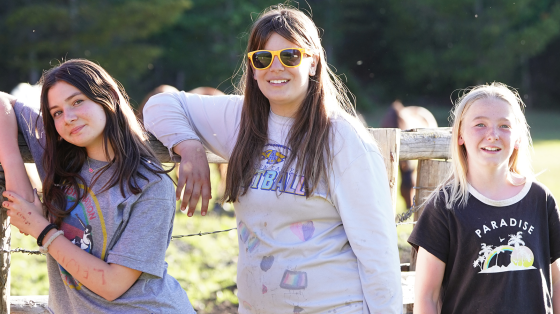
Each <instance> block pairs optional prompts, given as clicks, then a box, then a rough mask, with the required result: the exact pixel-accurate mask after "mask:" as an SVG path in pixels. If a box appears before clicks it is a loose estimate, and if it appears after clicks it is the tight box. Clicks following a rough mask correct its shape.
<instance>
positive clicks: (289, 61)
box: [247, 48, 311, 70]
mask: <svg viewBox="0 0 560 314" xmlns="http://www.w3.org/2000/svg"><path fill="white" fill-rule="evenodd" d="M310 52H311V51H310V50H309V49H305V48H286V49H282V50H275V51H272V50H256V51H251V52H249V53H248V54H247V56H248V57H249V60H251V64H252V65H253V67H254V68H255V69H257V70H266V69H268V68H269V67H270V66H271V65H272V61H273V60H274V57H275V56H277V57H278V60H280V63H282V65H284V66H285V67H288V68H295V67H298V66H299V65H300V64H301V60H302V59H303V56H304V55H308V56H311V53H310Z"/></svg>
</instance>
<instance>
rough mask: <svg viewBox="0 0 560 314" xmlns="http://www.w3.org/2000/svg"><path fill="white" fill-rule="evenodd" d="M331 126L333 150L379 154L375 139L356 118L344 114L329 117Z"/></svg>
mask: <svg viewBox="0 0 560 314" xmlns="http://www.w3.org/2000/svg"><path fill="white" fill-rule="evenodd" d="M331 126H332V129H331V137H332V138H331V144H332V146H333V147H332V148H334V151H335V152H336V151H340V150H344V151H346V150H349V152H354V153H357V154H364V153H367V152H374V153H378V154H379V148H378V147H377V144H376V143H375V139H374V138H373V136H372V135H371V134H370V133H369V131H368V130H367V129H366V128H365V127H364V126H363V125H362V124H361V122H360V121H359V120H358V119H357V118H354V117H352V116H350V115H346V114H345V115H342V114H341V115H337V116H335V117H332V118H331Z"/></svg>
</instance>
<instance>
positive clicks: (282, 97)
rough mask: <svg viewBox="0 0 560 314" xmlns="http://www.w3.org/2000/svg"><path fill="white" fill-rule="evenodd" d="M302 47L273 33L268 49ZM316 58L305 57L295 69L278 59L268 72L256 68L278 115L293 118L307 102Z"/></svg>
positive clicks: (267, 45) (258, 78) (266, 46)
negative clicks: (305, 101) (306, 98)
mask: <svg viewBox="0 0 560 314" xmlns="http://www.w3.org/2000/svg"><path fill="white" fill-rule="evenodd" d="M285 48H303V47H300V46H298V45H296V44H294V43H292V42H290V41H289V40H287V39H285V38H284V37H282V36H280V35H278V34H277V33H272V35H271V36H270V38H269V39H268V41H267V42H266V45H265V46H264V47H263V49H264V50H273V51H274V50H281V49H285ZM316 64H317V62H316V61H315V58H314V57H310V56H305V57H304V58H303V60H302V61H301V65H300V66H298V67H295V68H289V67H285V66H284V65H283V64H282V63H281V62H280V60H278V58H277V57H275V58H274V60H273V61H272V65H271V66H270V67H269V68H268V69H266V70H257V69H255V68H253V73H254V79H255V80H256V81H257V84H258V85H259V89H260V90H261V92H262V93H263V95H264V96H265V97H266V98H267V99H268V100H269V102H270V108H271V110H272V112H274V113H275V114H277V115H281V116H286V117H292V116H294V114H295V113H296V112H297V110H298V109H299V107H300V105H301V103H302V102H303V100H304V99H305V96H306V94H307V89H308V86H309V76H310V75H311V76H313V75H315V71H316Z"/></svg>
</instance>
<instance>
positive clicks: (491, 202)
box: [468, 179, 533, 207]
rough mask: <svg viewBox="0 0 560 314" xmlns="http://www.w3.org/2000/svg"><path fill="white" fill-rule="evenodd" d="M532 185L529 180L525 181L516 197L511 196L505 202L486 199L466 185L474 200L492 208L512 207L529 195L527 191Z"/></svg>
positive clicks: (469, 185)
mask: <svg viewBox="0 0 560 314" xmlns="http://www.w3.org/2000/svg"><path fill="white" fill-rule="evenodd" d="M532 184H533V182H532V181H531V180H529V179H526V180H525V185H523V189H521V191H519V193H517V195H514V196H512V197H510V198H507V199H505V200H493V199H491V198H488V197H486V196H484V195H482V194H481V193H480V192H478V191H477V190H476V189H475V188H474V187H473V186H472V185H471V184H470V183H469V184H468V188H469V193H471V195H472V196H474V197H475V198H476V199H478V200H479V201H481V202H482V203H484V204H486V205H490V206H494V207H504V206H509V205H513V204H515V203H517V202H519V201H520V200H522V199H523V198H524V197H525V196H526V195H527V193H529V190H530V189H531V185H532Z"/></svg>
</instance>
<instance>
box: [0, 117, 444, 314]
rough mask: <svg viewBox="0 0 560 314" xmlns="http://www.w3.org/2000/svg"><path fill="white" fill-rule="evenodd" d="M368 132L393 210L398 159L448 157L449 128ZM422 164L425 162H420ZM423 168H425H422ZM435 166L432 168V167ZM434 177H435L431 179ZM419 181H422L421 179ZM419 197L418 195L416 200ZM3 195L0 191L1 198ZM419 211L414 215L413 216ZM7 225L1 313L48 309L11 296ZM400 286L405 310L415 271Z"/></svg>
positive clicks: (164, 157)
mask: <svg viewBox="0 0 560 314" xmlns="http://www.w3.org/2000/svg"><path fill="white" fill-rule="evenodd" d="M370 132H371V134H372V135H373V136H374V137H375V138H376V140H377V143H378V145H379V148H380V151H381V153H382V155H383V157H384V160H385V166H386V167H385V168H386V170H387V176H388V179H389V186H390V188H391V198H392V201H393V208H392V210H393V213H394V212H395V209H396V197H397V190H398V187H397V186H396V182H397V178H398V161H399V160H430V159H449V158H451V156H450V155H449V143H450V141H451V128H435V129H413V130H407V131H402V132H401V130H399V129H370ZM18 140H19V148H20V152H21V155H22V157H23V161H24V162H26V163H33V162H34V161H33V158H32V156H31V152H30V151H29V148H28V147H27V144H26V143H25V140H24V138H23V136H21V135H20V136H19V139H18ZM150 145H151V147H152V149H153V150H154V151H155V153H156V155H157V157H158V159H159V160H160V161H161V162H164V163H168V162H178V161H179V160H180V158H179V156H174V157H173V158H171V157H170V156H169V153H168V150H167V148H166V147H164V146H163V145H162V144H161V142H159V141H158V140H156V139H155V138H154V137H151V138H150ZM207 157H208V161H209V162H211V163H226V161H225V160H224V159H222V158H220V157H218V156H216V155H214V154H212V153H209V152H207ZM423 164H424V165H423ZM429 165H431V164H430V163H429V162H427V163H423V162H421V163H420V169H419V171H418V175H419V178H418V182H426V184H432V183H433V182H437V180H439V179H440V177H441V173H442V171H443V170H441V168H437V169H440V170H438V171H429V170H428V169H431V168H430V167H436V166H429ZM422 168H424V171H423V170H422ZM434 169H435V168H434ZM434 180H436V181H434ZM418 185H421V184H420V183H419V184H418ZM4 188H5V182H4V173H3V172H2V168H1V166H0V193H1V192H2V191H3V189H4ZM425 194H426V191H423V192H422V193H418V197H423V195H425ZM418 200H420V199H417V201H418ZM1 201H3V198H2V196H1V194H0V202H1ZM417 219H418V215H415V220H417ZM9 250H10V226H9V223H8V219H7V216H6V213H5V210H2V211H0V293H1V297H0V314H4V313H10V310H11V312H12V313H48V310H47V305H46V302H47V297H46V296H19V297H12V298H11V299H10V290H9V287H10V284H9V282H10V281H9V270H10V253H9ZM414 258H415V256H414V254H413V256H412V257H411V259H412V260H411V266H412V267H411V268H412V269H411V270H413V269H414V265H415V260H414ZM401 280H402V288H403V303H404V305H405V312H407V311H410V309H411V306H408V307H406V305H407V304H409V305H412V304H413V303H414V289H413V288H414V272H402V276H401Z"/></svg>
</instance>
